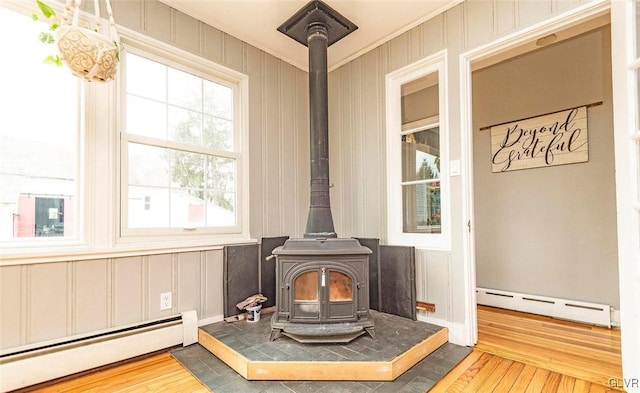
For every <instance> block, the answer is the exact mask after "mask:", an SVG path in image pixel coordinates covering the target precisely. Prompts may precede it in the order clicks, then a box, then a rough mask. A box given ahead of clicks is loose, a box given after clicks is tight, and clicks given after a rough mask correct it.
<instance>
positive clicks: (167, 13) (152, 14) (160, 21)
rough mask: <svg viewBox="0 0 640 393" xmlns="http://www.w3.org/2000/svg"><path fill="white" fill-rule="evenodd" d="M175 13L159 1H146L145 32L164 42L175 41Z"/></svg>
mask: <svg viewBox="0 0 640 393" xmlns="http://www.w3.org/2000/svg"><path fill="white" fill-rule="evenodd" d="M174 12H175V11H174V10H173V9H171V8H170V7H169V6H167V5H165V4H163V3H160V2H159V1H153V0H144V24H143V26H144V32H145V34H147V35H149V36H151V37H153V38H155V39H158V40H160V41H164V42H172V39H173V34H172V33H173V31H174V29H173V13H174Z"/></svg>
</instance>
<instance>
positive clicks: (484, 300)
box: [476, 288, 611, 328]
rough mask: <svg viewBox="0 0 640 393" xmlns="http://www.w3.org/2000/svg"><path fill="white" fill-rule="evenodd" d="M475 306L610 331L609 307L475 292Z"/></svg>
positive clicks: (487, 290)
mask: <svg viewBox="0 0 640 393" xmlns="http://www.w3.org/2000/svg"><path fill="white" fill-rule="evenodd" d="M476 296H477V303H478V304H481V305H485V306H492V307H499V308H505V309H508V310H515V311H523V312H528V313H532V314H539V315H546V316H550V317H554V318H561V319H568V320H571V321H578V322H584V323H590V324H594V325H600V326H606V327H608V328H610V327H611V306H609V305H606V304H597V303H587V302H579V301H575V300H566V299H558V298H552V297H545V296H537V295H526V294H522V293H516V292H509V291H501V290H497V289H487V288H476Z"/></svg>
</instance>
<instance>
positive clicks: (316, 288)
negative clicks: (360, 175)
mask: <svg viewBox="0 0 640 393" xmlns="http://www.w3.org/2000/svg"><path fill="white" fill-rule="evenodd" d="M356 29H357V26H356V25H354V24H353V23H351V22H350V21H349V20H347V19H346V18H345V17H344V16H342V15H340V14H339V13H337V12H336V11H335V10H333V9H332V8H330V7H329V6H328V5H326V4H325V3H323V2H321V1H312V2H310V3H308V4H307V5H306V6H305V7H303V8H302V9H301V10H300V11H298V12H297V13H296V14H295V15H293V16H292V17H291V18H289V20H287V21H286V22H285V23H283V24H282V25H281V26H280V27H278V31H280V32H282V33H284V34H286V35H287V36H289V37H291V38H293V39H294V40H296V41H298V42H299V43H301V44H303V45H305V46H307V47H308V48H309V118H310V134H311V138H310V139H311V201H310V205H309V216H308V219H307V229H306V231H305V235H304V238H303V239H289V240H287V241H286V242H285V244H284V245H283V246H282V247H278V248H276V249H275V250H274V251H273V254H274V255H275V256H276V311H275V313H274V314H273V317H272V319H271V329H272V330H271V340H272V341H273V340H275V339H276V338H277V337H278V336H280V334H284V335H287V336H289V337H291V338H293V339H295V340H297V341H300V342H349V341H351V340H353V339H354V338H356V337H358V336H360V335H362V334H364V333H369V335H370V336H371V337H372V338H374V323H373V320H372V319H371V317H370V314H369V282H368V278H369V254H371V250H369V249H368V248H366V247H363V246H361V245H360V243H359V242H358V241H357V240H356V239H338V238H337V235H336V233H335V230H334V226H333V218H332V216H331V207H330V203H329V132H328V102H327V100H328V99H327V97H328V93H327V48H328V47H329V46H330V45H331V44H333V43H335V42H337V41H338V40H340V39H342V38H344V37H345V36H347V35H348V34H350V33H351V32H353V31H355V30H356Z"/></svg>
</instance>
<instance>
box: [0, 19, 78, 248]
mask: <svg viewBox="0 0 640 393" xmlns="http://www.w3.org/2000/svg"><path fill="white" fill-rule="evenodd" d="M0 25H2V26H3V28H6V31H7V32H8V31H11V39H6V40H5V42H4V44H3V46H4V50H5V53H6V54H7V55H8V57H7V58H6V59H5V60H4V61H3V62H2V72H1V73H0V86H2V88H0V107H1V108H2V127H0V242H2V243H3V244H9V245H11V246H15V247H20V245H23V246H27V247H31V246H33V245H35V244H43V243H44V244H52V243H53V244H56V243H60V242H62V241H67V240H70V239H78V238H79V237H80V236H81V230H80V224H81V222H82V220H83V217H81V216H80V209H79V207H80V205H81V204H82V203H81V202H82V197H83V195H82V193H81V192H80V191H79V190H80V189H81V187H80V185H81V183H82V180H81V177H80V173H81V172H80V170H79V168H80V167H81V165H82V164H83V163H82V162H81V157H82V149H81V141H82V138H81V133H80V126H81V114H82V112H81V110H80V108H81V102H82V99H83V88H82V83H81V82H79V80H78V79H77V78H75V77H74V76H72V75H71V73H70V72H69V71H68V70H67V69H66V68H61V67H56V66H55V65H52V64H44V63H43V60H44V58H45V57H47V56H48V55H50V54H51V53H52V52H54V51H55V49H54V48H53V47H52V46H51V45H45V44H42V43H40V42H39V40H38V36H39V34H40V32H42V31H46V30H47V28H48V26H47V25H45V24H44V23H41V22H35V21H33V20H31V18H30V17H29V16H27V15H25V14H23V13H18V12H14V11H12V10H9V9H6V8H2V7H0ZM9 54H10V55H9Z"/></svg>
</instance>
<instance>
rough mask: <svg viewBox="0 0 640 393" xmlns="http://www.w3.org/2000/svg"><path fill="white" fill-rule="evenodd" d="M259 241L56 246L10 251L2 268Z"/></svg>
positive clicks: (0, 258)
mask: <svg viewBox="0 0 640 393" xmlns="http://www.w3.org/2000/svg"><path fill="white" fill-rule="evenodd" d="M255 243H258V241H257V240H256V239H244V238H240V237H236V238H220V239H207V240H206V241H202V240H200V241H189V242H186V241H181V242H161V243H159V242H157V241H155V242H151V241H146V242H145V241H136V242H127V243H120V244H116V245H114V246H113V247H109V248H102V249H97V248H89V247H86V246H56V247H47V248H42V249H39V250H37V251H34V249H33V248H30V249H10V250H8V251H7V250H2V251H1V252H0V266H12V265H29V264H39V263H52V262H67V261H85V260H93V259H104V258H121V257H131V256H141V255H158V254H171V253H176V252H191V251H209V250H222V248H223V247H224V246H227V245H234V244H255Z"/></svg>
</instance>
